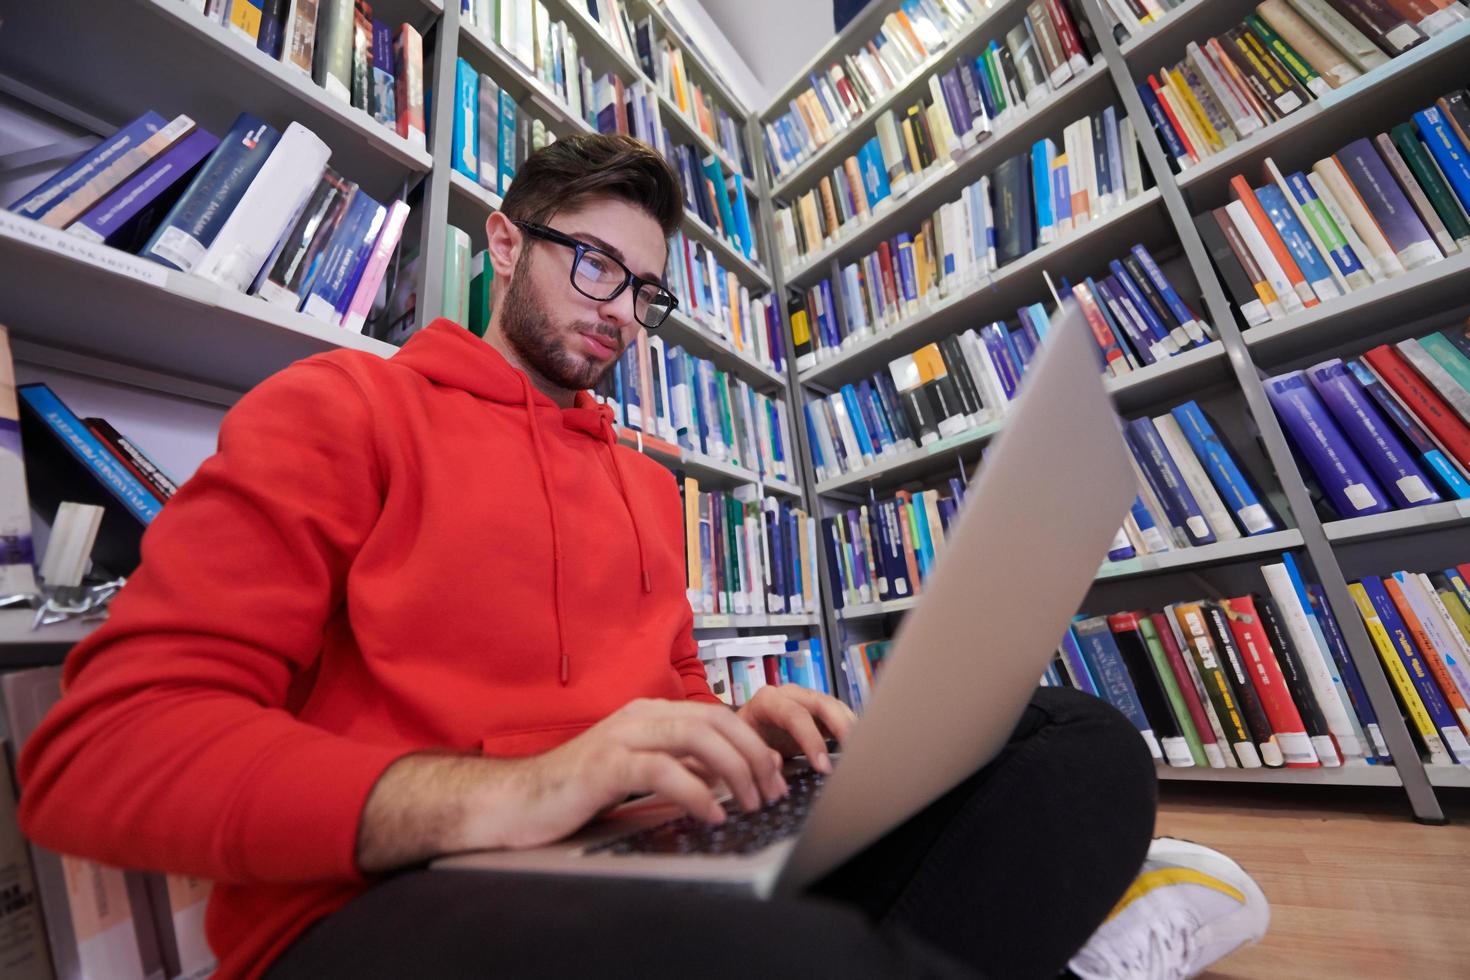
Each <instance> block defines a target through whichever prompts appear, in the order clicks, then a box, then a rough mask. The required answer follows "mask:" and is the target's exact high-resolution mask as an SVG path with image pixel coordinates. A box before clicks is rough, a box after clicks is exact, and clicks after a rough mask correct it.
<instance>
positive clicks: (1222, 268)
mask: <svg viewBox="0 0 1470 980" xmlns="http://www.w3.org/2000/svg"><path fill="white" fill-rule="evenodd" d="M1220 210H1223V209H1220ZM1194 226H1195V229H1196V230H1197V231H1198V232H1199V237H1200V240H1201V241H1202V242H1204V245H1205V248H1206V249H1207V250H1208V251H1209V253H1210V259H1211V261H1213V262H1214V263H1215V268H1216V269H1218V270H1219V272H1220V278H1221V279H1223V280H1224V281H1225V288H1226V289H1228V290H1229V291H1230V299H1231V301H1232V302H1234V303H1235V306H1236V308H1237V309H1238V310H1240V314H1241V316H1243V317H1244V318H1245V322H1246V326H1248V327H1256V326H1260V325H1261V324H1263V323H1266V322H1268V321H1270V319H1271V313H1270V310H1269V309H1268V308H1267V306H1266V304H1265V302H1264V301H1263V297H1262V295H1261V294H1260V293H1259V292H1257V288H1256V287H1257V284H1256V283H1255V282H1252V281H1251V277H1250V275H1249V274H1248V273H1247V272H1246V267H1245V263H1244V262H1243V261H1242V260H1241V259H1240V258H1238V257H1237V255H1236V253H1235V252H1234V251H1233V250H1232V249H1231V247H1230V241H1229V240H1228V239H1227V238H1226V237H1225V233H1224V231H1222V230H1221V227H1220V225H1219V223H1218V222H1217V221H1216V220H1215V215H1214V213H1213V212H1206V213H1204V214H1198V215H1195V218H1194ZM1250 262H1251V264H1252V265H1255V260H1254V259H1253V258H1252V259H1251V260H1250ZM1260 285H1261V286H1263V287H1265V288H1266V289H1270V287H1269V285H1268V284H1266V283H1265V282H1264V280H1262V282H1261V283H1260ZM1269 295H1270V297H1271V299H1272V301H1273V302H1275V300H1276V294H1275V291H1274V290H1273V291H1271V292H1270V293H1269Z"/></svg>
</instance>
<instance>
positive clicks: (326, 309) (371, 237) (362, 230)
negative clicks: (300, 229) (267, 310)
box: [301, 188, 387, 322]
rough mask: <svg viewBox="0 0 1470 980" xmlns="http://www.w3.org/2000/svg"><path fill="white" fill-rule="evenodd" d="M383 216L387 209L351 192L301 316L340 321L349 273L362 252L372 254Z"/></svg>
mask: <svg viewBox="0 0 1470 980" xmlns="http://www.w3.org/2000/svg"><path fill="white" fill-rule="evenodd" d="M386 214H387V209H386V208H384V207H383V206H382V205H381V204H379V203H378V202H377V201H375V200H373V199H372V198H371V197H369V196H368V195H367V194H366V193H365V192H364V191H363V190H362V189H361V188H358V189H357V190H356V191H354V192H353V194H352V200H351V201H349V202H348V204H347V210H346V212H345V213H344V214H343V215H342V220H341V222H340V223H339V224H338V225H337V230H336V231H334V232H333V233H332V237H331V239H330V240H329V241H328V242H327V247H326V249H325V251H323V253H322V259H321V261H320V262H319V263H318V264H317V267H316V271H315V273H314V274H313V276H312V280H311V287H310V289H308V290H307V291H306V294H305V295H306V299H305V301H304V302H303V303H302V305H301V311H302V312H303V313H305V314H307V315H308V316H313V317H316V318H317V319H319V320H325V321H329V322H332V321H335V320H338V319H340V318H341V312H340V310H339V309H338V308H339V307H343V308H345V306H346V303H347V302H348V301H350V300H351V289H352V285H353V282H352V279H353V273H354V271H356V270H357V268H358V265H359V263H360V260H361V259H362V258H363V257H364V256H365V255H366V253H368V252H370V251H372V248H373V243H374V242H376V241H377V237H378V231H379V229H381V228H382V225H383V218H384V216H385V215H386Z"/></svg>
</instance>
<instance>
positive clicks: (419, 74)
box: [393, 24, 428, 150]
mask: <svg viewBox="0 0 1470 980" xmlns="http://www.w3.org/2000/svg"><path fill="white" fill-rule="evenodd" d="M393 65H394V68H395V72H394V84H395V86H396V91H395V92H394V96H395V99H394V101H395V102H396V103H397V108H398V125H397V130H398V135H399V136H401V137H402V138H403V139H406V140H408V142H409V145H411V146H413V147H415V148H416V149H419V150H423V149H426V148H427V145H428V136H427V132H428V130H427V127H426V126H425V123H424V39H423V36H422V35H420V34H419V32H418V31H416V30H414V29H413V27H412V26H410V25H408V24H403V25H402V26H400V27H399V28H398V34H397V36H396V37H395V38H394V39H393Z"/></svg>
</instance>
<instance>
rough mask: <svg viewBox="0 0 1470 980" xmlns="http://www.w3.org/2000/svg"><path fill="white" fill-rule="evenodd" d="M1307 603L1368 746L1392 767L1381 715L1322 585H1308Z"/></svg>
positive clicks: (1391, 758) (1383, 761) (1379, 758)
mask: <svg viewBox="0 0 1470 980" xmlns="http://www.w3.org/2000/svg"><path fill="white" fill-rule="evenodd" d="M1307 601H1308V602H1309V603H1311V610H1312V615H1313V617H1314V618H1315V619H1316V620H1317V622H1318V624H1319V625H1320V626H1321V627H1322V635H1323V637H1324V638H1325V639H1326V641H1327V652H1328V654H1329V655H1330V656H1331V657H1332V661H1333V663H1335V664H1336V665H1337V673H1338V676H1339V677H1341V678H1342V684H1343V687H1344V689H1346V691H1347V695H1348V702H1349V704H1351V706H1352V709H1353V711H1354V712H1356V713H1357V716H1358V721H1359V722H1360V723H1361V724H1362V726H1363V731H1364V733H1365V734H1366V735H1367V738H1368V745H1369V747H1370V748H1372V750H1373V751H1374V752H1375V753H1376V754H1377V756H1378V760H1379V761H1380V762H1382V763H1385V764H1387V765H1392V764H1393V757H1392V756H1391V755H1390V754H1389V751H1388V743H1387V742H1385V741H1384V739H1383V731H1382V729H1381V728H1380V727H1379V725H1378V714H1377V712H1375V711H1374V710H1373V702H1372V701H1370V700H1369V699H1368V689H1367V688H1366V687H1364V686H1363V678H1362V675H1360V674H1359V673H1358V666H1357V664H1355V663H1354V662H1353V655H1352V652H1351V651H1349V650H1348V645H1347V640H1346V639H1344V638H1343V635H1342V630H1341V629H1340V628H1339V627H1338V625H1337V617H1335V616H1333V615H1332V607H1331V606H1330V605H1328V602H1327V593H1326V591H1325V590H1324V589H1323V588H1322V586H1320V585H1309V586H1307Z"/></svg>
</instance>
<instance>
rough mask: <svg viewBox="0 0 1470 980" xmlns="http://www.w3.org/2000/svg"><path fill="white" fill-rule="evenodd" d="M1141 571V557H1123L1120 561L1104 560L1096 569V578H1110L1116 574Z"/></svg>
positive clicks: (1129, 573) (1131, 573) (1135, 573)
mask: <svg viewBox="0 0 1470 980" xmlns="http://www.w3.org/2000/svg"><path fill="white" fill-rule="evenodd" d="M1141 571H1143V559H1142V558H1125V559H1123V560H1122V561H1105V562H1103V563H1102V567H1101V568H1099V569H1098V570H1097V577H1098V578H1112V577H1114V576H1116V575H1137V574H1138V573H1139V572H1141Z"/></svg>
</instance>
